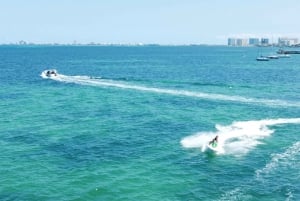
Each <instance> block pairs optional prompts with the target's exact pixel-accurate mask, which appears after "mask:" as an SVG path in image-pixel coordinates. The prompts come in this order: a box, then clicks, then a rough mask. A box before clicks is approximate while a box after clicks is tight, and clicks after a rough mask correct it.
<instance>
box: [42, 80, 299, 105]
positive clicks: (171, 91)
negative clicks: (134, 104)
mask: <svg viewBox="0 0 300 201" xmlns="http://www.w3.org/2000/svg"><path fill="white" fill-rule="evenodd" d="M42 77H43V78H48V77H46V76H45V75H44V76H42ZM51 79H53V80H56V81H60V82H66V83H75V84H81V85H89V86H98V87H116V88H121V89H130V90H137V91H144V92H152V93H159V94H168V95H174V96H187V97H193V98H199V99H206V100H214V101H230V102H238V103H245V104H258V105H266V106H271V107H273V106H280V107H300V103H298V102H289V101H284V100H270V99H257V98H248V97H242V96H230V95H224V94H213V93H202V92H194V91H187V90H175V89H164V88H155V87H146V86H139V85H132V84H128V83H124V82H118V81H114V80H108V79H99V78H92V77H89V76H66V75H61V74H58V76H55V77H51Z"/></svg>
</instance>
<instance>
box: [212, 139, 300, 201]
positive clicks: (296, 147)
mask: <svg viewBox="0 0 300 201" xmlns="http://www.w3.org/2000/svg"><path fill="white" fill-rule="evenodd" d="M299 156H300V141H298V142H295V143H294V144H293V145H292V146H290V147H288V148H287V149H285V150H284V151H283V152H281V153H277V154H272V156H271V160H270V161H269V162H268V163H267V164H266V165H265V166H264V167H263V168H261V169H258V170H256V171H255V175H254V177H253V178H252V179H250V180H248V181H247V182H246V183H245V184H244V185H242V186H243V187H236V188H234V189H233V190H229V191H227V192H225V193H224V194H223V195H221V197H220V199H218V200H220V201H223V200H253V199H254V198H253V197H252V196H250V194H248V193H247V192H248V191H249V190H251V188H253V187H254V186H256V187H258V188H259V187H260V186H261V187H262V188H264V189H265V188H266V186H265V185H266V184H268V186H267V187H268V188H270V189H273V188H274V186H272V184H271V183H270V181H269V180H270V178H274V176H272V174H273V173H274V172H276V171H279V172H284V171H286V170H287V169H292V170H294V171H292V172H298V170H299V165H300V163H299ZM275 175H277V174H275ZM296 175H297V173H296ZM284 176H286V175H283V177H284ZM292 180H294V181H297V178H292ZM286 186H288V184H286ZM275 187H276V188H277V186H276V185H275ZM296 189H297V187H293V185H292V186H289V187H288V188H286V189H284V190H283V191H285V200H286V201H288V200H293V198H294V193H295V190H296Z"/></svg>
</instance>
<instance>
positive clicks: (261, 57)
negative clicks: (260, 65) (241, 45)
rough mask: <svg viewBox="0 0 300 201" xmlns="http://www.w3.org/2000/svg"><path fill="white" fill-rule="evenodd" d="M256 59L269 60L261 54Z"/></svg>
mask: <svg viewBox="0 0 300 201" xmlns="http://www.w3.org/2000/svg"><path fill="white" fill-rule="evenodd" d="M256 61H269V58H268V57H264V56H259V57H257V58H256Z"/></svg>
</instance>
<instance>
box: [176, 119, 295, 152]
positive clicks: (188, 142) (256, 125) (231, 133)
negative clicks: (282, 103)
mask: <svg viewBox="0 0 300 201" xmlns="http://www.w3.org/2000/svg"><path fill="white" fill-rule="evenodd" d="M278 124H300V118H293V119H267V120H259V121H240V122H233V123H232V124H231V125H229V126H220V125H216V129H217V131H216V132H199V133H196V134H194V135H191V136H188V137H185V138H183V139H182V140H181V144H182V146H183V147H185V148H202V147H203V146H205V145H206V144H207V143H208V142H209V141H210V140H211V139H212V138H214V137H215V136H216V135H218V136H219V143H218V144H219V146H221V147H222V148H223V150H224V153H225V154H232V155H236V156H240V155H244V154H247V153H248V152H249V151H250V150H252V149H253V148H254V147H256V146H257V145H258V144H261V143H262V142H261V140H262V139H263V138H265V137H267V136H269V135H271V134H272V133H273V132H274V130H271V129H270V128H269V126H273V125H278Z"/></svg>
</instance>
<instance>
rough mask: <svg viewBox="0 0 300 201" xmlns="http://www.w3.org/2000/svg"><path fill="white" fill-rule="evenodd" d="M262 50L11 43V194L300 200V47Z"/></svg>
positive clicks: (3, 196)
mask: <svg viewBox="0 0 300 201" xmlns="http://www.w3.org/2000/svg"><path fill="white" fill-rule="evenodd" d="M261 51H264V53H265V54H272V53H274V51H275V50H274V49H272V48H263V49H262V50H259V49H257V48H254V47H252V48H232V47H222V46H212V47H210V46H182V47H181V46H174V47H168V46H166V47H163V46H137V47H125V46H124V47H113V46H107V47H76V46H55V47H54V46H0V86H1V88H0V110H1V115H0V153H1V154H0V200H109V201H111V200H153V201H157V200H166V201H167V200H170V201H175V200H243V201H244V200H260V201H263V200H286V201H287V200H295V201H296V200H300V182H299V181H300V171H299V170H300V140H299V139H300V138H299V136H300V55H292V56H291V58H282V59H278V60H271V61H268V62H257V61H256V60H255V58H256V57H257V55H258V52H260V53H261ZM52 68H55V69H57V71H58V75H57V76H56V77H52V78H48V77H46V76H45V75H44V74H43V71H44V70H46V69H52ZM216 135H218V136H219V140H220V143H219V144H220V146H222V149H223V150H224V152H223V153H209V152H207V151H205V150H204V149H203V147H204V146H205V144H207V142H208V141H210V140H211V139H212V138H213V137H215V136H216Z"/></svg>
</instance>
